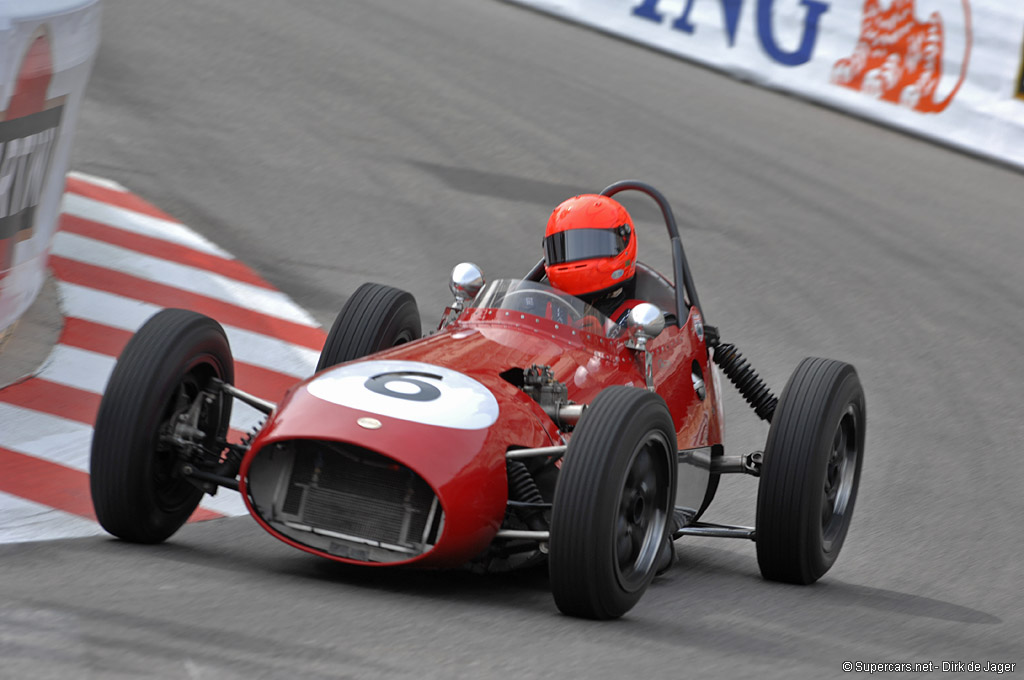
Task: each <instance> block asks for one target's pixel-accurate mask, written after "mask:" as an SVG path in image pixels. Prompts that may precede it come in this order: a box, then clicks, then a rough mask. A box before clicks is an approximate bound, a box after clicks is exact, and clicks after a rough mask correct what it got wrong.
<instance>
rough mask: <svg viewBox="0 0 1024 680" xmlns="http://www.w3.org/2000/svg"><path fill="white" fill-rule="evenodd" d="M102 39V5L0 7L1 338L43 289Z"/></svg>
mask: <svg viewBox="0 0 1024 680" xmlns="http://www.w3.org/2000/svg"><path fill="white" fill-rule="evenodd" d="M99 33H100V21H99V3H98V0H84V1H83V0H6V1H5V2H3V3H0V332H2V331H3V330H4V329H6V328H8V327H9V326H10V325H11V324H12V323H13V322H14V321H16V320H17V319H18V317H20V316H21V314H22V313H24V311H25V310H26V309H28V307H29V305H31V304H32V301H33V300H34V299H35V297H36V294H37V293H38V292H39V289H40V288H41V287H42V284H43V280H44V277H45V273H46V257H47V253H48V251H49V245H50V241H51V240H52V237H53V234H54V231H55V230H56V226H57V216H58V212H59V208H60V200H61V195H62V193H63V191H64V175H65V174H66V173H67V169H68V162H69V159H70V153H71V143H72V132H73V130H74V123H75V119H76V117H77V113H78V108H79V106H80V105H81V101H82V97H83V95H84V92H85V85H86V82H87V80H88V77H89V72H90V70H91V68H92V61H93V58H94V56H95V54H96V49H97V47H98V46H99Z"/></svg>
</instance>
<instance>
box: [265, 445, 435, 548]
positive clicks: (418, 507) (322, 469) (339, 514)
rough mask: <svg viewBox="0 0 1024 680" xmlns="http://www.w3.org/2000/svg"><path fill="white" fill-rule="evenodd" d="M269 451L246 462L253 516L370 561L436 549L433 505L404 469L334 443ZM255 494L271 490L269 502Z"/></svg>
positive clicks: (420, 481)
mask: <svg viewBox="0 0 1024 680" xmlns="http://www.w3.org/2000/svg"><path fill="white" fill-rule="evenodd" d="M273 448H274V450H273V451H272V452H261V453H260V454H259V455H258V456H257V457H256V459H255V460H254V461H253V464H252V466H251V468H250V488H251V490H252V495H253V500H254V501H255V502H256V505H257V506H258V508H259V511H260V514H261V515H262V516H264V518H265V519H267V520H268V521H270V522H271V523H272V524H273V525H275V528H277V529H278V530H280V531H281V532H282V533H284V534H286V535H288V536H289V537H290V538H292V539H294V540H297V541H299V542H301V543H304V544H307V545H311V546H312V547H315V548H317V549H320V550H323V551H325V552H330V553H332V554H336V555H339V556H342V557H348V558H352V559H359V560H364V561H375V562H382V561H385V562H386V561H395V560H399V559H409V558H410V557H412V556H415V555H418V554H421V553H423V552H425V551H426V550H428V549H429V548H431V547H432V546H433V545H434V544H435V543H436V541H437V538H438V536H439V535H440V532H441V529H442V522H443V516H442V513H441V509H440V507H439V505H438V502H437V498H436V496H435V495H434V492H433V490H432V489H431V488H430V485H429V484H427V482H426V481H424V480H423V478H422V477H420V476H419V475H417V474H416V473H415V472H414V471H412V470H411V469H410V468H408V467H406V466H405V465H402V464H400V463H397V462H395V461H394V460H392V459H390V458H387V457H385V456H383V455H381V454H379V453H376V452H374V451H370V450H368V449H363V448H360V447H357V446H352V445H347V444H339V443H336V442H327V441H318V440H294V441H290V442H284V443H279V444H276V445H275V446H274V447H273ZM260 489H263V490H266V491H270V490H271V489H272V490H273V491H272V499H269V500H270V503H266V502H265V501H266V500H268V499H266V498H264V497H263V496H264V494H260V493H259V491H258V490H260ZM258 494H259V495H260V497H257V495H258ZM268 511H269V512H268ZM268 515H269V516H268Z"/></svg>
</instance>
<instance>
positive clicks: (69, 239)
mask: <svg viewBox="0 0 1024 680" xmlns="http://www.w3.org/2000/svg"><path fill="white" fill-rule="evenodd" d="M52 252H53V254H54V255H60V256H62V257H66V258H67V259H69V260H75V261H76V262H84V263H85V264H91V265H93V266H96V267H105V268H107V269H113V270H116V271H119V272H123V273H125V274H129V275H131V276H137V277H138V278H140V279H145V280H147V281H152V282H154V283H159V284H162V285H165V286H171V287H174V288H178V289H180V290H184V291H188V292H191V293H196V294H198V295H205V296H206V297H211V298H215V299H218V300H222V301H225V302H229V303H231V304H233V305H235V306H236V307H241V308H242V309H248V310H251V311H254V312H258V313H260V314H266V315H267V316H273V317H275V318H278V319H284V320H285V321H292V322H294V323H299V324H302V325H305V326H312V327H316V326H317V323H316V321H315V320H314V319H313V317H312V316H310V315H309V313H308V312H306V310H304V309H302V308H301V307H299V306H298V305H296V304H295V303H294V302H292V301H291V299H290V298H288V296H286V295H285V294H284V293H282V292H280V291H277V290H270V289H268V288H262V287H259V286H253V285H251V284H248V283H243V282H241V281H238V280H236V279H232V278H228V277H226V276H222V275H220V274H215V273H213V272H211V271H209V270H206V269H200V268H198V267H190V266H188V265H184V264H178V263H177V262H171V261H169V260H165V259H162V258H159V257H153V256H151V255H144V254H142V253H139V252H137V251H134V250H128V249H127V248H121V247H120V246H115V245H111V244H110V243H106V242H104V241H97V240H96V239H91V238H86V237H85V236H79V235H78V234H71V233H68V232H61V233H59V234H58V235H57V237H56V238H54V240H53V248H52Z"/></svg>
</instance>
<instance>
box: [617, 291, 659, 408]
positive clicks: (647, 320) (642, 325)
mask: <svg viewBox="0 0 1024 680" xmlns="http://www.w3.org/2000/svg"><path fill="white" fill-rule="evenodd" d="M626 326H627V327H628V328H629V329H630V330H631V331H634V335H633V337H632V338H631V339H629V340H628V341H627V342H626V347H628V348H630V349H635V350H637V351H639V352H643V353H644V379H645V380H646V381H647V389H649V390H651V391H652V392H653V391H654V361H653V359H652V357H651V350H650V349H649V348H648V347H647V343H648V342H649V341H651V340H653V339H654V338H656V337H658V336H659V335H660V334H661V332H662V331H663V330H665V315H664V314H662V313H661V309H659V308H658V306H657V305H652V304H651V303H649V302H641V303H640V304H638V305H637V306H636V307H634V308H633V309H631V310H629V316H628V317H626Z"/></svg>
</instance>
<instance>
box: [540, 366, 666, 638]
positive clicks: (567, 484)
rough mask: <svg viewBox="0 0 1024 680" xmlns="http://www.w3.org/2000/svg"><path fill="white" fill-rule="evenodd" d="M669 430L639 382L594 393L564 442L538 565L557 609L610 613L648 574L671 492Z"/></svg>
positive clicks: (627, 604)
mask: <svg viewBox="0 0 1024 680" xmlns="http://www.w3.org/2000/svg"><path fill="white" fill-rule="evenodd" d="M676 460H677V457H676V433H675V428H674V427H673V425H672V416H671V415H670V414H669V411H668V407H667V406H666V405H665V401H664V400H663V399H662V398H661V397H659V396H658V395H656V394H654V393H653V392H649V391H647V390H644V389H638V388H634V387H621V386H617V387H609V388H607V389H605V390H603V391H602V392H601V393H600V394H598V395H597V398H595V399H594V401H593V403H592V404H591V405H590V407H589V408H588V409H587V411H586V413H585V414H584V416H583V418H582V419H581V420H580V423H579V425H578V426H577V427H576V430H575V432H574V433H573V435H572V439H571V440H570V441H569V446H568V449H567V450H566V453H565V460H564V461H563V463H562V469H561V472H560V473H559V476H558V484H557V486H556V487H555V498H554V503H553V504H552V511H551V539H550V545H549V550H550V553H549V556H548V570H549V573H550V578H551V592H552V594H553V595H554V598H555V604H557V605H558V608H559V609H560V610H561V611H562V613H564V614H568V615H570V616H579V617H583V618H588V619H614V618H618V617H620V616H622V615H623V614H625V613H626V612H628V611H629V610H630V609H632V608H633V606H634V605H635V604H636V603H637V602H638V601H639V600H640V597H641V596H642V595H643V594H644V591H645V590H646V589H647V586H648V585H650V583H651V580H652V579H653V578H654V576H655V570H656V567H657V556H658V551H659V548H660V547H661V546H662V544H663V543H664V541H665V537H666V535H667V533H668V529H669V517H670V515H671V512H672V510H673V507H674V504H675V493H676Z"/></svg>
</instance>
